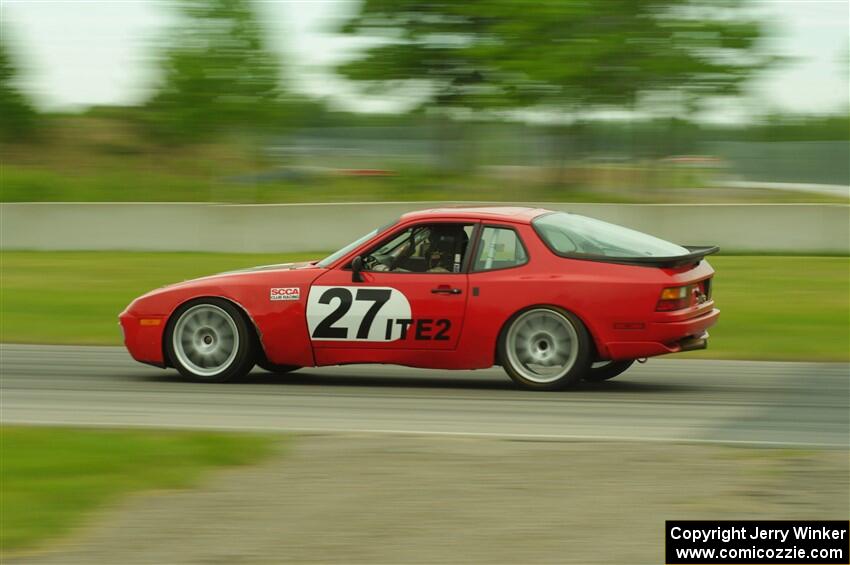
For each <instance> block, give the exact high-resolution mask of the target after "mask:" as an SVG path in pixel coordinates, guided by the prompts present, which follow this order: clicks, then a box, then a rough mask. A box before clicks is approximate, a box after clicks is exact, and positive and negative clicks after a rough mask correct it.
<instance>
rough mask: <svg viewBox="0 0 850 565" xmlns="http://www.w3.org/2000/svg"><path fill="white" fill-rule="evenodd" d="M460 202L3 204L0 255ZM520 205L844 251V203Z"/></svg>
mask: <svg viewBox="0 0 850 565" xmlns="http://www.w3.org/2000/svg"><path fill="white" fill-rule="evenodd" d="M463 204H477V205H481V204H482V203H480V202H479V203H469V202H467V203H463V202H448V203H447V202H380V203H350V204H268V205H238V204H188V203H187V204H179V203H178V204H167V203H7V204H0V249H7V250H12V249H32V250H145V251H228V252H287V251H314V250H330V249H336V248H338V247H340V246H342V245H344V244H345V243H347V242H349V241H351V240H353V239H355V238H356V237H359V236H360V235H362V234H363V233H365V232H367V231H368V230H370V229H372V228H373V227H375V226H378V225H382V224H385V223H387V222H389V221H392V220H393V219H395V218H398V217H399V216H400V215H401V214H403V213H405V212H408V211H411V210H421V209H425V208H435V207H440V206H457V205H463ZM500 204H505V203H500ZM524 205H529V204H528V203H526V204H524ZM530 205H532V206H540V207H543V208H549V209H552V210H563V211H567V212H574V213H577V214H584V215H588V216H593V217H595V218H599V219H602V220H607V221H610V222H614V223H617V224H621V225H624V226H627V227H631V228H633V229H637V230H640V231H643V232H646V233H650V234H653V235H656V236H658V237H661V238H663V239H667V240H670V241H674V242H676V243H680V244H684V245H700V244H716V245H720V247H721V248H722V249H724V250H727V251H767V252H794V253H805V252H828V253H848V252H850V221H848V220H850V206H847V205H843V204H574V203H564V202H558V203H534V204H530Z"/></svg>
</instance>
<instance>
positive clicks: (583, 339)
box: [497, 306, 593, 390]
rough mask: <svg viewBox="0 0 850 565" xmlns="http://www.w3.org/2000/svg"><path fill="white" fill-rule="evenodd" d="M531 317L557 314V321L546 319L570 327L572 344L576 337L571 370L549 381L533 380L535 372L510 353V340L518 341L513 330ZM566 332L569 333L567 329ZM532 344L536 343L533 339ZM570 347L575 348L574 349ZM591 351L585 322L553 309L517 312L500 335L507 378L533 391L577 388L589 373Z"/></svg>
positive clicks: (501, 359) (501, 360)
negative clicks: (559, 321) (578, 383)
mask: <svg viewBox="0 0 850 565" xmlns="http://www.w3.org/2000/svg"><path fill="white" fill-rule="evenodd" d="M532 313H549V314H554V317H547V319H553V320H554V319H557V318H560V319H561V320H563V321H564V322H566V323H568V324H569V327H571V328H572V330H573V331H570V332H569V333H570V334H573V333H574V338H575V339H574V340H573V335H571V336H570V339H569V342H570V343H572V342H573V341H574V342H575V349H574V350H573V349H570V357H571V358H572V357H573V354H574V360H573V361H572V363H571V364H569V365H568V366H567V365H565V367H564V372H563V373H562V374H561V373H557V372H556V374H555V375H549V376H546V377H541V378H536V377H532V376H531V374H530V373H532V372H533V371H531V369H529V368H528V367H525V366H523V364H522V362H521V361H519V360H518V359H517V355H516V354H514V355H512V354H510V353H509V350H508V340H511V339H516V336H513V335H512V334H513V333H514V332H513V331H512V328H514V325H515V324H519V323H524V322H523V320H527V319H529V318H530V316H531V315H532ZM544 316H546V314H544ZM565 330H566V331H569V330H568V328H567V327H566V326H565ZM531 341H533V339H532V340H531ZM570 347H571V348H572V345H571V346H570ZM514 351H516V347H514ZM541 351H545V348H543V349H541ZM556 351H557V348H555V349H553V353H554V352H556ZM592 351H593V342H592V340H591V338H590V334H589V333H588V331H587V328H586V327H585V326H584V324H583V323H582V321H581V320H580V319H579V318H578V317H577V316H576V315H575V314H573V313H571V312H568V311H566V310H564V309H562V308H557V307H554V306H535V307H532V308H527V309H525V310H522V311H520V312H517V313H516V314H514V315H513V316H512V317H511V319H510V320H508V322H507V323H506V324H505V325H504V327H503V328H502V331H501V333H500V334H499V342H498V346H497V359H498V363H499V364H500V365H501V366H502V368H503V369H504V370H505V372H506V373H507V374H508V376H509V377H510V378H511V379H513V381H514V382H515V383H517V384H518V385H520V386H522V387H523V388H527V389H531V390H559V389H562V388H565V387H568V386H571V385H574V384H576V383H577V382H579V381H580V380H581V378H582V376H583V375H584V374H586V373H587V369H588V367H589V366H590V361H591V352H592Z"/></svg>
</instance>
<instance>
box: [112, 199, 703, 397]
mask: <svg viewBox="0 0 850 565" xmlns="http://www.w3.org/2000/svg"><path fill="white" fill-rule="evenodd" d="M717 250H718V249H717V247H681V246H679V245H675V244H672V243H669V242H667V241H663V240H660V239H657V238H655V237H652V236H649V235H646V234H643V233H640V232H636V231H633V230H630V229H626V228H623V227H620V226H616V225H613V224H609V223H606V222H602V221H599V220H595V219H592V218H588V217H584V216H578V215H574V214H567V213H563V212H551V211H548V210H542V209H537V208H519V207H517V208H513V207H494V208H445V209H438V210H425V211H421V212H413V213H410V214H405V215H404V216H402V217H401V218H400V219H399V220H397V221H395V222H392V223H391V224H388V225H386V226H383V227H381V228H378V229H375V230H372V231H371V232H369V233H368V234H366V235H365V236H363V237H361V238H360V239H358V240H357V241H354V242H352V243H351V244H349V245H347V246H345V247H343V248H342V249H340V250H339V251H337V252H336V253H333V254H332V255H330V256H328V257H325V258H324V259H322V260H321V261H311V262H307V263H298V264H285V265H271V266H266V267H257V268H253V269H247V270H244V271H234V272H230V273H222V274H219V275H214V276H210V277H204V278H200V279H196V280H192V281H188V282H183V283H179V284H175V285H172V286H167V287H164V288H161V289H158V290H155V291H153V292H150V293H148V294H145V295H144V296H142V297H140V298H137V299H136V300H134V301H133V302H132V303H131V304H130V305H129V306H128V307H127V309H126V310H125V311H124V312H122V313H121V316H120V321H121V327H122V329H123V331H124V343H125V344H126V346H127V349H129V351H130V354H131V355H132V356H133V357H134V358H135V359H136V360H138V361H142V362H144V363H149V364H152V365H156V366H159V367H175V368H177V370H178V371H180V373H181V374H183V375H184V376H185V377H187V378H190V379H193V380H197V381H213V382H220V381H226V380H231V379H235V378H238V377H241V376H243V375H245V374H246V373H247V372H248V371H250V370H251V368H252V367H253V366H254V365H255V364H258V365H260V366H261V367H263V368H265V369H267V370H269V371H273V372H278V373H282V372H288V371H292V370H295V369H297V368H299V367H316V366H325V365H344V364H350V363H392V364H398V365H408V366H412V367H424V368H431V369H482V368H486V367H490V366H492V365H494V364H497V365H501V366H502V367H504V369H505V371H506V372H507V373H508V375H510V377H511V378H512V379H514V380H515V381H516V382H517V383H519V384H521V385H523V386H525V387H528V388H533V389H556V388H561V387H564V386H566V385H570V384H573V383H576V382H578V381H579V380H581V379H585V380H592V381H595V380H605V379H610V378H612V377H614V376H616V375H618V374H620V373H622V372H623V371H625V370H626V369H627V368H628V367H629V366H630V365H631V364H632V363H633V362H634V360H636V359H639V358H644V357H650V356H654V355H663V354H666V353H676V352H679V351H689V350H693V349H702V348H705V347H706V344H707V338H708V333H707V332H706V330H707V329H708V328H709V327H711V326H712V325H714V324H715V322H717V317H718V315H719V311H718V310H717V309H716V308H715V307H714V301H713V300H712V298H711V278H712V275H713V274H714V270H713V269H712V268H711V266H710V265H709V264H708V262H707V261H705V260H704V259H703V258H704V257H705V256H706V255H709V254H711V253H714V252H716V251H717Z"/></svg>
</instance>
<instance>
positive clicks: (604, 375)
mask: <svg viewBox="0 0 850 565" xmlns="http://www.w3.org/2000/svg"><path fill="white" fill-rule="evenodd" d="M634 362H635V360H634V359H629V360H627V361H599V362H596V363H594V364H592V365H591V366H590V369H588V370H587V373H585V375H584V380H586V381H590V382H594V383H595V382H601V381H607V380H608V379H613V378H614V377H616V376H617V375H619V374H620V373H622V372H623V371H625V370H626V369H628V368H629V367H631V366H632V365H633V364H634Z"/></svg>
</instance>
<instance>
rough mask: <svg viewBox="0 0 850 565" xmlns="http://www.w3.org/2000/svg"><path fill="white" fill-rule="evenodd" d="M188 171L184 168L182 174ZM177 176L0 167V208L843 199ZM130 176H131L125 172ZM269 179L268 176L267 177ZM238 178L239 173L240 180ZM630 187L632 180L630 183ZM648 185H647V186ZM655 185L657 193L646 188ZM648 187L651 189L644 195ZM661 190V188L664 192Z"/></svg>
mask: <svg viewBox="0 0 850 565" xmlns="http://www.w3.org/2000/svg"><path fill="white" fill-rule="evenodd" d="M191 168H192V167H191V166H189V165H187V166H186V169H191ZM214 168H215V167H214V166H213V165H210V169H211V171H210V172H207V173H206V174H203V173H200V172H198V171H190V172H185V171H184V172H182V173H181V172H177V171H176V170H171V169H165V168H158V167H156V166H154V165H148V166H147V167H140V166H139V165H138V163H129V162H128V163H123V162H122V161H121V160H118V161H117V162H116V163H108V164H106V165H101V166H99V167H97V168H82V169H80V170H77V169H63V168H61V167H54V168H48V167H34V166H21V165H15V164H6V163H4V166H3V170H2V183H1V185H2V190H0V202H240V203H255V204H268V203H291V202H382V201H385V202H395V201H405V202H410V201H455V200H468V201H489V202H516V201H528V202H597V203H600V202H601V203H606V202H608V203H666V202H722V203H729V202H749V203H757V202H822V203H843V204H846V203H847V199H846V198H841V197H837V196H830V195H819V194H812V193H798V192H789V191H779V190H755V189H752V190H740V189H735V190H733V189H717V188H699V187H687V186H685V187H682V186H681V185H680V182H681V181H680V180H679V177H678V176H677V173H676V171H662V172H661V173H658V175H660V177H659V178H658V179H655V177H653V176H650V173H648V172H646V171H640V170H639V172H637V173H634V174H633V175H631V176H630V175H626V177H625V178H619V177H618V178H616V179H613V180H610V179H609V175H606V173H605V171H604V169H603V168H602V167H590V168H589V170H590V171H591V172H585V174H581V175H577V176H576V178H575V179H573V180H572V181H570V182H566V183H564V184H562V185H556V184H552V183H551V182H545V180H544V179H540V178H538V179H536V180H534V181H531V180H517V179H511V178H501V177H498V176H495V177H494V176H488V175H485V174H473V173H467V174H446V173H438V172H434V171H427V170H414V169H411V170H400V171H398V174H397V175H391V176H386V177H357V176H344V175H338V174H327V175H318V174H317V175H313V176H310V175H302V176H298V173H293V175H294V176H293V177H292V178H290V179H288V180H284V179H280V180H272V181H264V182H253V181H243V182H236V181H234V180H233V177H236V176H239V175H236V174H231V175H227V174H225V173H218V174H217V173H215V172H212V169H214ZM128 171H129V172H128ZM264 171H265V172H268V170H265V169H264ZM243 173H244V172H243ZM633 176H634V177H635V179H634V180H631V179H632V177H633ZM650 179H651V180H650ZM656 182H657V183H658V184H657V185H655V184H652V183H656ZM650 184H652V187H650ZM664 187H666V188H664Z"/></svg>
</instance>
